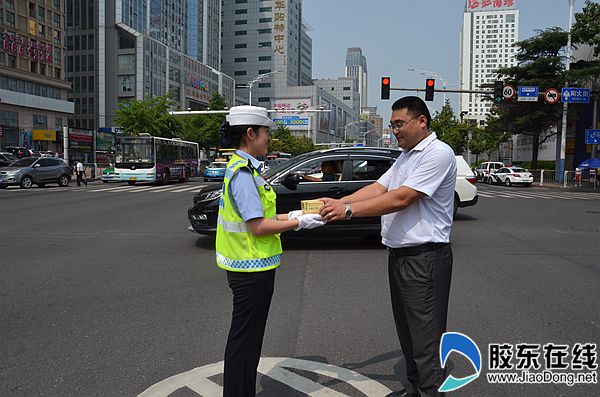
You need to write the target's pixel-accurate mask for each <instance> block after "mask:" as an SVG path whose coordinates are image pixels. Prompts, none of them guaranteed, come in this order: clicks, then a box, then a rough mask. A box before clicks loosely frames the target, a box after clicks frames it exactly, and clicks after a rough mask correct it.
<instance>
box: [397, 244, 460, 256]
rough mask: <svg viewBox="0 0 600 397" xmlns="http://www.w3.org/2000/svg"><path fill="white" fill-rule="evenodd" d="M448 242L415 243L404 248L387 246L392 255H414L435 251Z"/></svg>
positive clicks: (445, 245)
mask: <svg viewBox="0 0 600 397" xmlns="http://www.w3.org/2000/svg"><path fill="white" fill-rule="evenodd" d="M449 245H450V243H425V244H421V245H415V246H412V247H404V248H390V247H388V251H389V252H390V254H392V255H394V256H415V255H419V254H422V253H423V252H428V251H435V250H438V249H440V248H444V247H447V246H449Z"/></svg>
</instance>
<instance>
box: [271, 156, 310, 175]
mask: <svg viewBox="0 0 600 397" xmlns="http://www.w3.org/2000/svg"><path fill="white" fill-rule="evenodd" d="M311 155H312V153H305V154H301V155H299V156H296V157H293V158H291V159H290V160H287V161H282V162H281V163H280V164H277V165H275V166H273V167H271V166H269V169H268V170H267V171H266V172H265V173H264V174H263V176H264V177H265V178H267V179H268V178H271V177H272V176H273V175H277V174H278V173H280V172H281V171H283V170H285V169H287V168H289V167H293V166H294V165H296V164H298V163H300V162H302V161H304V160H306V159H307V158H308V157H310V156H311Z"/></svg>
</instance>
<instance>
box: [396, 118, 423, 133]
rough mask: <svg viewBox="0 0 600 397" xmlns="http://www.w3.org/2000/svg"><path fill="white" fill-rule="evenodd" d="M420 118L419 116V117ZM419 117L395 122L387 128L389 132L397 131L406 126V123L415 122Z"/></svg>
mask: <svg viewBox="0 0 600 397" xmlns="http://www.w3.org/2000/svg"><path fill="white" fill-rule="evenodd" d="M419 117H421V116H419ZM419 117H413V118H412V119H408V120H406V121H403V120H400V121H396V122H395V123H390V125H389V126H388V127H389V128H390V130H392V131H393V130H396V131H399V130H400V129H401V128H402V127H404V126H405V125H406V123H408V122H410V121H413V120H416V119H418V118H419Z"/></svg>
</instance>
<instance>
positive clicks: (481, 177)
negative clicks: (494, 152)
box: [475, 161, 504, 183]
mask: <svg viewBox="0 0 600 397" xmlns="http://www.w3.org/2000/svg"><path fill="white" fill-rule="evenodd" d="M503 167H504V163H501V162H499V161H484V162H483V163H481V164H479V165H478V166H477V168H475V176H476V177H477V180H478V181H480V182H483V183H488V182H489V180H490V178H489V177H488V175H489V174H491V173H494V172H496V171H497V170H499V169H500V168H503Z"/></svg>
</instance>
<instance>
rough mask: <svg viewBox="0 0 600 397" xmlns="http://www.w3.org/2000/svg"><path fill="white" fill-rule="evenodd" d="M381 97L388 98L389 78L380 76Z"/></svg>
mask: <svg viewBox="0 0 600 397" xmlns="http://www.w3.org/2000/svg"><path fill="white" fill-rule="evenodd" d="M381 99H390V78H389V77H382V78H381Z"/></svg>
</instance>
